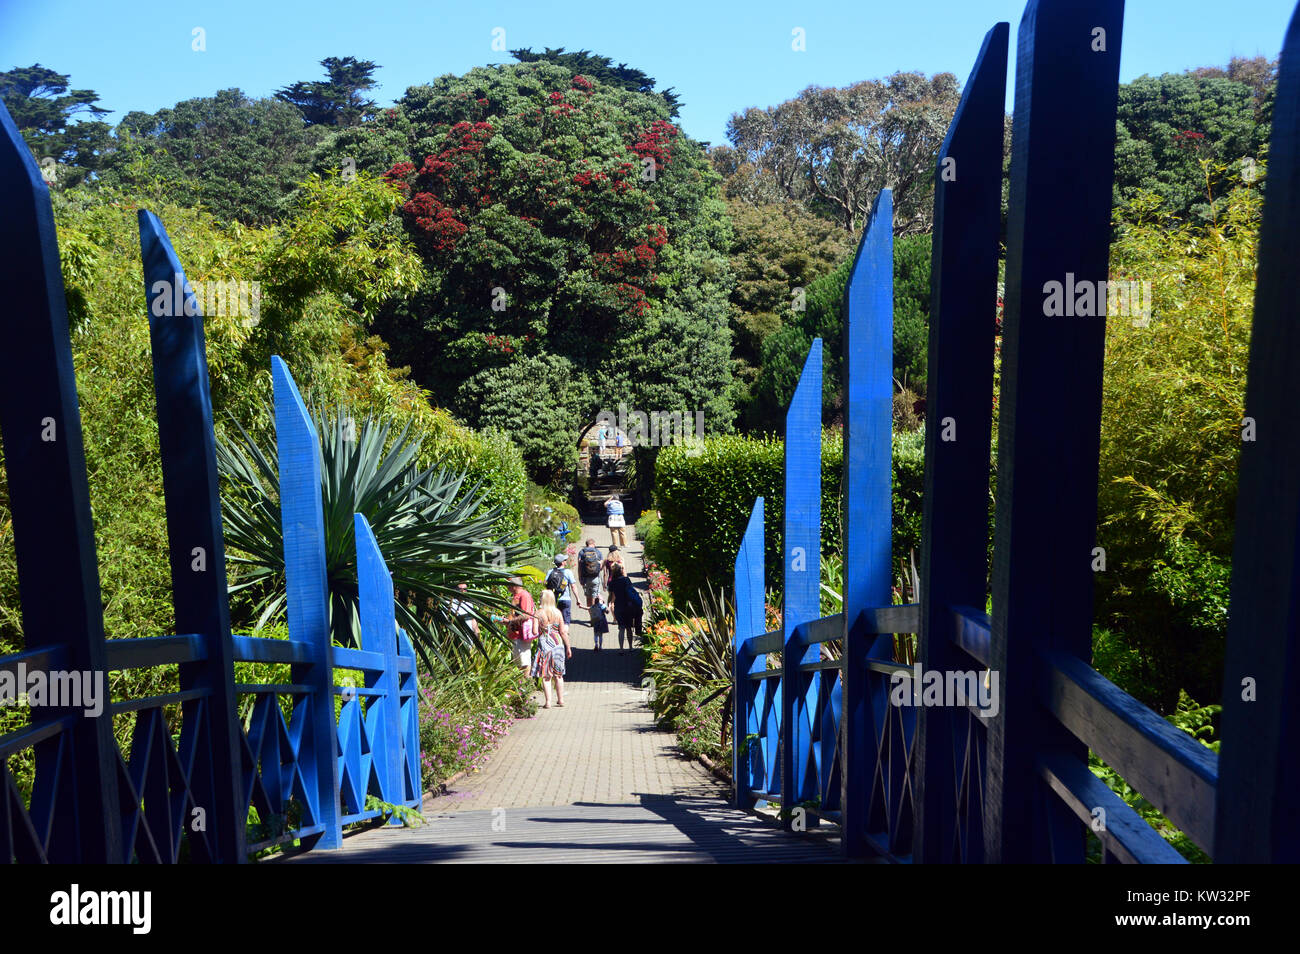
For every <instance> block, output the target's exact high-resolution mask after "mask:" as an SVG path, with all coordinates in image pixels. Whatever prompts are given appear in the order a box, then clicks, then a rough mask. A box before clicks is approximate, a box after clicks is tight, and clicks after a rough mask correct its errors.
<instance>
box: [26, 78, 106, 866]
mask: <svg viewBox="0 0 1300 954" xmlns="http://www.w3.org/2000/svg"><path fill="white" fill-rule="evenodd" d="M0 133H2V134H0V186H2V187H3V191H4V194H5V214H4V215H2V216H0V288H3V289H4V291H5V307H4V309H3V311H2V312H0V322H3V325H4V347H0V430H3V433H4V447H5V470H6V472H7V474H8V482H9V511H10V513H11V515H12V520H13V536H14V549H15V551H16V555H17V560H18V586H19V589H20V591H21V594H22V597H23V600H22V603H23V606H22V611H23V632H24V641H25V644H26V647H27V648H26V651H25V652H23V653H19V654H17V655H16V656H12V657H7V658H3V659H0V671H7V672H9V673H11V674H13V678H16V674H17V672H18V666H19V665H20V664H23V665H26V666H27V667H30V668H31V669H65V670H71V671H78V672H90V673H94V674H96V676H97V677H98V678H103V675H104V674H106V673H107V669H108V658H107V650H106V648H105V645H104V617H103V609H102V607H101V604H100V601H99V567H98V564H97V563H96V560H95V530H94V523H93V521H92V519H91V514H90V489H89V486H88V484H87V482H86V460H85V450H84V446H83V444H82V441H81V412H80V410H79V407H78V404H77V382H76V378H75V375H74V372H73V368H72V347H71V344H70V341H69V336H68V309H67V302H66V300H65V299H64V293H63V279H62V276H61V274H60V269H59V246H58V238H57V236H56V235H55V231H54V215H53V212H52V211H51V208H50V196H49V191H48V190H47V188H46V186H45V182H44V180H43V179H42V178H41V174H40V170H39V169H38V168H37V166H36V162H35V160H33V159H32V156H31V151H30V150H29V149H28V148H27V143H26V142H25V141H24V140H23V138H22V135H21V134H20V133H19V132H18V130H17V128H16V127H15V126H14V123H13V120H12V119H11V118H10V116H9V112H8V110H6V109H5V108H4V105H3V103H0ZM52 594H58V598H57V599H55V598H51V595H52ZM106 682H107V680H105V684H104V685H102V686H101V688H102V689H104V690H105V691H106V689H107V686H106ZM30 711H31V722H30V726H29V727H28V728H27V729H24V730H19V731H17V732H14V733H11V734H9V735H7V736H5V737H0V783H3V790H2V791H0V859H3V860H9V859H17V860H22V861H55V862H69V861H74V860H78V859H84V860H86V861H91V862H99V863H103V862H108V861H116V860H118V859H119V858H120V857H121V855H122V830H121V825H120V821H119V819H120V815H121V813H120V809H119V807H118V757H117V754H116V747H115V746H114V744H113V725H112V715H111V713H110V712H109V710H108V708H107V707H104V711H103V712H101V713H100V714H99V715H98V716H95V717H87V716H85V715H84V714H83V713H81V712H78V711H67V710H60V709H56V708H54V707H52V706H46V707H41V708H39V709H32V710H30ZM28 749H31V750H33V751H34V756H33V757H34V758H35V760H36V763H37V785H38V786H39V787H38V789H37V790H36V791H34V792H33V795H32V807H31V810H30V812H29V811H28V808H27V804H26V800H25V799H24V798H23V797H22V796H21V795H20V793H19V792H18V789H17V787H16V785H15V782H14V778H13V776H12V774H11V773H10V771H9V767H8V761H9V757H10V756H11V755H14V754H16V753H19V752H23V751H25V750H28Z"/></svg>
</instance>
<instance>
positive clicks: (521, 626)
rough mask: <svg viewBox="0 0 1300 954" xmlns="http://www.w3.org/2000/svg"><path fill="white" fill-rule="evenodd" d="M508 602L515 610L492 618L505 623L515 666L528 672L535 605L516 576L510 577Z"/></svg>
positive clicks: (530, 661) (533, 636) (530, 659)
mask: <svg viewBox="0 0 1300 954" xmlns="http://www.w3.org/2000/svg"><path fill="white" fill-rule="evenodd" d="M510 602H511V603H513V604H514V607H515V611H514V612H513V613H511V614H510V615H509V616H505V617H500V618H498V617H493V619H496V620H497V621H498V622H503V623H505V624H506V636H507V638H509V640H510V655H511V656H513V657H514V660H515V665H516V666H518V667H519V668H520V669H522V670H523V671H524V672H528V668H529V666H530V665H532V661H533V658H532V656H533V654H532V641H533V639H534V638H535V634H534V632H533V614H534V613H535V612H536V605H535V604H534V603H533V594H532V593H529V592H528V589H527V587H525V586H524V581H523V580H521V579H520V578H519V577H517V576H512V577H511V578H510Z"/></svg>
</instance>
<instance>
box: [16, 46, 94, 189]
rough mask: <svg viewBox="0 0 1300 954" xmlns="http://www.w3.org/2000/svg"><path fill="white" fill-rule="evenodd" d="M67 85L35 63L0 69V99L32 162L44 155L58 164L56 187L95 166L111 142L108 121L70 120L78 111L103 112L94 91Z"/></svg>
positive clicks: (60, 75) (79, 177)
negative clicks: (2, 70)
mask: <svg viewBox="0 0 1300 954" xmlns="http://www.w3.org/2000/svg"><path fill="white" fill-rule="evenodd" d="M68 85H69V77H68V76H67V75H66V74H63V73H56V72H55V71H54V70H52V69H49V68H47V67H44V66H41V64H40V63H34V64H32V65H31V66H28V67H20V68H18V69H12V70H9V71H8V72H3V73H0V98H2V99H3V100H4V104H5V108H6V109H8V110H9V115H10V117H12V118H13V121H14V125H15V126H17V127H18V131H19V132H20V133H22V134H23V138H24V139H25V140H27V145H28V146H30V147H31V150H32V155H33V156H35V157H36V161H37V162H38V163H39V162H41V160H43V159H45V158H46V157H49V158H52V159H54V160H55V161H56V162H57V163H59V164H60V166H62V168H61V169H60V170H59V172H58V175H57V182H58V184H59V185H60V186H68V185H72V184H75V183H77V182H80V181H82V180H83V179H85V178H86V176H87V175H89V174H90V173H91V172H93V171H94V170H96V169H98V168H99V165H100V156H101V154H102V153H103V152H104V151H105V150H106V149H108V148H109V147H110V146H111V143H112V140H111V137H110V136H109V126H108V123H105V122H101V121H98V120H96V119H92V120H90V121H85V120H83V121H80V122H73V118H74V117H75V116H76V115H77V114H78V113H87V114H89V115H90V116H92V117H98V116H102V115H104V114H106V113H108V112H109V110H107V109H104V108H103V107H101V106H99V105H97V104H98V101H99V96H98V94H96V92H95V91H94V90H93V89H73V90H70V89H69V88H68Z"/></svg>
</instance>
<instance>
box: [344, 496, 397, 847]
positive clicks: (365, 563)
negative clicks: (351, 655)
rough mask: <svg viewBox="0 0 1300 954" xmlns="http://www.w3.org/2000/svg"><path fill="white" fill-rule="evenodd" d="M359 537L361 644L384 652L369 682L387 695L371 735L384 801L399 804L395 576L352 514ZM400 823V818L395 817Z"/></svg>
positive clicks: (358, 517)
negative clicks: (380, 665)
mask: <svg viewBox="0 0 1300 954" xmlns="http://www.w3.org/2000/svg"><path fill="white" fill-rule="evenodd" d="M353 527H354V530H355V533H356V541H357V594H358V598H359V600H360V603H361V608H360V617H361V646H362V648H363V649H365V650H366V651H367V652H372V653H382V654H383V657H384V669H383V672H379V673H374V674H372V675H370V676H369V677H368V678H367V679H366V686H367V687H369V688H374V689H379V690H381V691H382V692H383V697H382V698H381V699H377V700H375V701H374V702H372V703H371V704H370V705H371V709H370V710H367V712H366V715H367V717H371V716H372V712H371V710H373V709H374V708H375V707H376V706H377V707H379V708H378V716H377V719H376V731H375V733H374V737H373V739H372V741H373V743H374V746H375V754H376V757H377V758H378V759H379V760H380V765H379V771H378V775H379V782H380V786H381V787H382V788H383V798H384V801H386V802H389V803H391V804H398V803H400V802H401V801H402V800H403V795H404V793H403V789H402V771H403V769H402V743H401V725H400V709H399V706H398V699H397V619H396V612H395V609H394V605H393V578H392V575H391V574H390V573H389V572H388V567H387V566H386V565H385V563H384V557H383V554H381V553H380V552H379V544H378V542H376V540H375V535H374V533H373V532H372V531H371V529H370V524H369V523H368V522H366V518H365V517H363V516H362V515H361V514H359V513H358V514H354V515H353ZM391 823H392V824H398V825H400V824H401V821H400V819H397V818H393V819H391Z"/></svg>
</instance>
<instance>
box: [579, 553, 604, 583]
mask: <svg viewBox="0 0 1300 954" xmlns="http://www.w3.org/2000/svg"><path fill="white" fill-rule="evenodd" d="M600 564H601V558H600V551H599V550H597V549H596V548H595V547H583V548H582V549H581V550H580V551H578V575H579V576H581V577H582V578H583V579H584V580H590V579H592V578H593V577H597V576H600Z"/></svg>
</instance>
